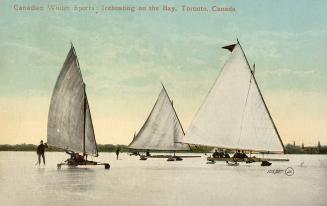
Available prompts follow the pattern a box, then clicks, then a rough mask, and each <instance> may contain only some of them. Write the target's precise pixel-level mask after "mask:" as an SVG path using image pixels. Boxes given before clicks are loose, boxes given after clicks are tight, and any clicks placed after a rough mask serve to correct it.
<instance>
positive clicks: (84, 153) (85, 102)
mask: <svg viewBox="0 0 327 206" xmlns="http://www.w3.org/2000/svg"><path fill="white" fill-rule="evenodd" d="M83 90H84V115H83V116H84V121H83V130H84V131H83V157H84V156H86V152H85V131H86V129H85V127H86V124H85V123H86V104H87V100H86V92H85V84H83Z"/></svg>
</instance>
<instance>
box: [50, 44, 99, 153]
mask: <svg viewBox="0 0 327 206" xmlns="http://www.w3.org/2000/svg"><path fill="white" fill-rule="evenodd" d="M47 142H48V144H49V145H52V146H56V147H59V148H62V149H67V150H72V151H75V152H81V153H85V154H90V155H94V156H97V154H98V153H97V148H96V142H95V136H94V131H93V125H92V119H91V114H90V109H89V105H88V102H87V97H86V93H85V85H84V82H83V78H82V74H81V71H80V68H79V65H78V59H77V56H76V54H75V50H74V47H73V46H72V47H71V49H70V51H69V53H68V55H67V57H66V60H65V63H64V65H63V67H62V69H61V72H60V74H59V77H58V79H57V82H56V85H55V88H54V90H53V94H52V98H51V102H50V109H49V114H48V135H47Z"/></svg>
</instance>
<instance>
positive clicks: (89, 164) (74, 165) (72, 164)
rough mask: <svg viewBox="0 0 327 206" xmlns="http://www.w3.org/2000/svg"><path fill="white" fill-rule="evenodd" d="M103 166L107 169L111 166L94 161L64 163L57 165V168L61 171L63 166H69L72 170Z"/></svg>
mask: <svg viewBox="0 0 327 206" xmlns="http://www.w3.org/2000/svg"><path fill="white" fill-rule="evenodd" d="M97 165H103V166H104V168H105V169H109V168H110V165H109V164H108V163H101V162H94V161H87V160H86V161H74V162H71V161H69V162H62V163H59V164H57V168H58V169H61V166H68V167H70V168H74V167H78V166H97Z"/></svg>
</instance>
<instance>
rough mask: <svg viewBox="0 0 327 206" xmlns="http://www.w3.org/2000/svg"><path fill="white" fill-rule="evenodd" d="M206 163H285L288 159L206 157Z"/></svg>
mask: <svg viewBox="0 0 327 206" xmlns="http://www.w3.org/2000/svg"><path fill="white" fill-rule="evenodd" d="M207 160H208V161H212V162H214V161H224V162H226V161H227V162H248V163H251V162H262V161H279V162H287V161H290V160H289V159H277V158H257V157H249V158H244V159H241V158H232V157H231V158H224V157H208V158H207Z"/></svg>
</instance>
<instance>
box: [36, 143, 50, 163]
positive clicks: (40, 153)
mask: <svg viewBox="0 0 327 206" xmlns="http://www.w3.org/2000/svg"><path fill="white" fill-rule="evenodd" d="M47 147H48V145H47V143H44V144H43V140H41V141H40V145H39V146H38V147H37V149H36V153H37V155H38V162H39V165H40V164H41V156H42V159H43V165H45V157H44V152H45V148H47Z"/></svg>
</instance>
